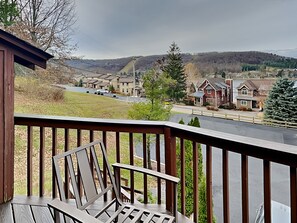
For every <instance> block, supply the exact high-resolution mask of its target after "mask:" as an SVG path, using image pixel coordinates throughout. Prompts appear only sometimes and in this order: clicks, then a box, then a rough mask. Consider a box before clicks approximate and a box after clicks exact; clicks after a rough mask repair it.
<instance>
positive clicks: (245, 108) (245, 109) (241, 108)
mask: <svg viewBox="0 0 297 223" xmlns="http://www.w3.org/2000/svg"><path fill="white" fill-rule="evenodd" d="M238 110H240V111H247V110H248V108H247V107H244V106H240V107H239V109H238Z"/></svg>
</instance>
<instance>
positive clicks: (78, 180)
mask: <svg viewBox="0 0 297 223" xmlns="http://www.w3.org/2000/svg"><path fill="white" fill-rule="evenodd" d="M76 146H77V147H79V146H81V130H80V129H77V130H76ZM91 157H92V156H91ZM77 171H79V166H78V163H77ZM77 185H78V193H79V195H80V196H82V195H83V188H82V181H81V176H80V174H78V176H77Z"/></svg>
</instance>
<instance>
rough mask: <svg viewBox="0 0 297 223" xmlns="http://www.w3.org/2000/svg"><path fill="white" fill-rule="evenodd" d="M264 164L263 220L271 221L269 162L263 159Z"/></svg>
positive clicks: (267, 222)
mask: <svg viewBox="0 0 297 223" xmlns="http://www.w3.org/2000/svg"><path fill="white" fill-rule="evenodd" d="M263 164H264V220H265V223H270V222H271V187H270V162H269V161H267V160H264V161H263Z"/></svg>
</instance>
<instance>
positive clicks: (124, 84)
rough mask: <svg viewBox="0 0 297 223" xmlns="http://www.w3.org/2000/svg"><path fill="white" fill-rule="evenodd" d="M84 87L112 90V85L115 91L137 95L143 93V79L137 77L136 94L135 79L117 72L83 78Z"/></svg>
mask: <svg viewBox="0 0 297 223" xmlns="http://www.w3.org/2000/svg"><path fill="white" fill-rule="evenodd" d="M82 84H83V87H86V88H94V89H103V90H110V88H111V86H112V88H113V90H114V91H115V92H118V93H120V94H124V95H137V96H139V95H140V94H141V92H142V91H143V90H142V80H139V79H136V83H135V89H136V92H135V94H134V79H133V77H131V76H127V75H115V74H92V75H88V76H87V77H84V78H83V79H82Z"/></svg>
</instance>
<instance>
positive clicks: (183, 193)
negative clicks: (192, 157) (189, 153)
mask: <svg viewBox="0 0 297 223" xmlns="http://www.w3.org/2000/svg"><path fill="white" fill-rule="evenodd" d="M180 165H181V167H180V185H181V213H182V214H183V215H184V214H185V213H186V173H185V141H184V139H183V138H180Z"/></svg>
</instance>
